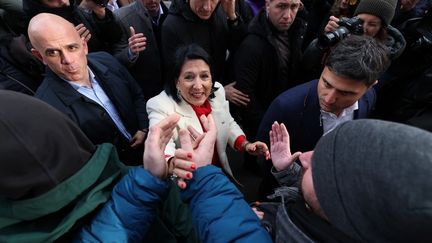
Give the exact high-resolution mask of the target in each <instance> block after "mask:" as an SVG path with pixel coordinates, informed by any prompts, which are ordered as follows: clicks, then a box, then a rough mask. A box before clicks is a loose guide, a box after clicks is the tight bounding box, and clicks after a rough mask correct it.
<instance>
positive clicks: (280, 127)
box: [270, 122, 301, 171]
mask: <svg viewBox="0 0 432 243" xmlns="http://www.w3.org/2000/svg"><path fill="white" fill-rule="evenodd" d="M270 154H271V158H272V161H273V166H274V167H275V168H276V170H278V171H280V170H284V169H288V168H289V167H291V165H292V163H293V162H294V161H296V160H297V158H298V157H299V156H300V154H301V152H296V153H294V154H291V149H290V138H289V134H288V130H287V129H286V127H285V125H284V124H283V123H282V124H279V123H277V122H274V123H273V125H272V130H271V131H270Z"/></svg>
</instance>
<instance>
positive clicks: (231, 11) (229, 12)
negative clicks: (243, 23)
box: [220, 0, 237, 20]
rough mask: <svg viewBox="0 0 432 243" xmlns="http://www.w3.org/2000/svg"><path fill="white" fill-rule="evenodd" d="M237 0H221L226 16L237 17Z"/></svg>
mask: <svg viewBox="0 0 432 243" xmlns="http://www.w3.org/2000/svg"><path fill="white" fill-rule="evenodd" d="M235 1H236V0H221V1H220V4H221V5H222V8H223V10H224V12H225V14H226V16H227V17H228V18H229V19H230V20H234V19H236V18H237V16H236V14H235Z"/></svg>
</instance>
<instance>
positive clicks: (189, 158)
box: [173, 114, 217, 188]
mask: <svg viewBox="0 0 432 243" xmlns="http://www.w3.org/2000/svg"><path fill="white" fill-rule="evenodd" d="M200 120H201V122H202V124H203V127H204V129H205V130H206V132H205V133H204V134H199V133H198V132H197V131H196V130H195V129H194V128H193V127H191V126H189V127H188V130H189V131H187V130H185V129H181V130H180V135H179V136H180V144H181V148H180V149H177V150H176V152H175V158H174V159H173V163H175V169H174V173H175V174H176V175H178V176H179V177H181V178H183V179H192V176H193V175H192V174H191V173H190V171H191V170H195V169H197V168H199V167H202V166H206V165H209V164H211V162H212V159H213V152H214V145H215V143H216V134H217V132H216V125H215V123H214V120H213V117H212V115H211V114H210V115H208V116H207V117H206V116H204V115H202V116H201V117H200ZM192 139H195V142H192ZM178 165H182V168H180V167H179V166H178ZM193 165H195V166H193ZM192 167H194V168H192ZM187 174H190V175H189V176H187ZM180 182H181V181H180ZM179 186H180V185H179ZM180 187H181V188H185V187H186V185H185V184H184V187H182V186H180Z"/></svg>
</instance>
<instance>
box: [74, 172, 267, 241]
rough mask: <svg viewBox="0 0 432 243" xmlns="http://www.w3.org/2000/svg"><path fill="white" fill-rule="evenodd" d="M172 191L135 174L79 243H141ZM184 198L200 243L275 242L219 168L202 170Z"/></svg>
mask: <svg viewBox="0 0 432 243" xmlns="http://www.w3.org/2000/svg"><path fill="white" fill-rule="evenodd" d="M168 186H169V184H168V182H167V181H166V180H164V181H162V180H160V179H158V178H155V177H154V176H153V175H151V174H150V173H149V172H148V171H146V170H144V169H143V168H142V167H135V168H133V169H130V170H129V173H128V175H127V176H125V177H124V178H123V179H122V180H121V181H120V182H119V183H118V184H117V185H116V186H115V187H114V189H113V193H112V197H111V200H110V201H109V202H108V203H106V204H105V205H104V207H103V208H102V209H101V211H99V212H98V214H97V215H96V217H95V218H94V219H93V220H92V222H91V223H90V224H89V225H87V226H85V227H84V228H82V229H81V230H80V231H79V232H78V235H77V237H76V239H75V241H76V242H78V241H79V242H110V241H116V242H142V240H143V238H144V236H145V235H146V233H147V232H148V230H149V229H150V227H151V224H152V222H153V219H154V218H155V216H156V209H157V207H158V205H159V204H160V203H161V202H162V201H163V199H164V197H166V194H167V192H168ZM181 193H182V195H181V196H182V199H183V200H184V201H185V202H188V203H189V209H190V211H191V213H192V219H193V222H194V224H195V227H196V229H197V231H198V234H199V238H200V241H201V242H248V243H255V242H257V243H258V242H259V243H267V242H271V238H270V235H269V234H268V233H267V231H266V230H265V229H264V228H263V227H262V223H261V221H260V220H259V219H258V217H257V216H256V215H255V214H254V213H253V211H252V210H251V208H250V207H249V205H248V204H247V203H246V201H244V199H243V195H242V194H241V193H240V191H239V190H238V189H237V188H236V187H235V186H234V184H232V183H230V182H229V180H228V178H227V177H226V176H225V175H224V174H223V173H222V171H221V170H220V169H219V168H216V167H215V166H211V165H210V166H204V167H201V168H199V169H198V170H197V171H196V172H194V177H193V179H192V180H190V181H189V182H188V186H187V188H186V189H185V190H182V191H181Z"/></svg>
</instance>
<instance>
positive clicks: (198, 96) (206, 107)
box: [147, 44, 270, 178]
mask: <svg viewBox="0 0 432 243" xmlns="http://www.w3.org/2000/svg"><path fill="white" fill-rule="evenodd" d="M173 70H174V72H173V73H174V80H172V82H169V83H167V84H166V85H165V90H164V91H162V92H161V93H160V94H159V95H157V96H155V97H153V98H152V99H150V100H149V101H148V102H147V113H148V116H149V120H150V127H151V126H153V125H154V124H157V123H158V122H159V121H161V120H162V119H164V118H166V117H168V116H169V115H171V114H173V113H176V114H178V115H180V117H181V118H180V121H179V122H178V127H177V129H176V131H174V135H173V137H172V139H171V141H170V142H169V143H168V145H167V146H166V149H165V156H166V158H167V160H169V159H170V158H172V157H173V156H174V152H175V149H176V148H179V147H180V141H179V136H178V131H179V129H180V128H186V127H187V126H188V125H190V126H192V127H193V128H195V129H196V130H197V131H199V132H200V133H203V132H205V131H204V129H203V127H202V124H201V123H200V119H199V117H200V116H201V115H205V116H207V115H208V114H210V113H211V114H212V116H213V118H214V120H215V123H216V127H217V139H216V146H215V150H216V151H215V153H214V156H213V161H212V164H214V165H216V166H219V167H221V168H222V169H223V171H224V172H225V173H226V174H228V175H229V176H231V177H232V178H233V174H232V171H231V167H230V165H229V162H228V158H227V154H226V152H225V150H226V146H227V144H229V145H230V146H231V147H232V148H234V149H235V150H237V151H246V152H248V153H250V154H252V155H263V156H265V157H266V159H269V157H270V154H269V152H268V148H267V145H266V144H265V143H263V142H259V141H258V142H253V143H251V142H249V141H248V140H247V139H246V137H245V135H244V133H243V131H242V129H241V128H240V127H239V125H238V124H237V123H236V122H235V121H234V119H233V117H232V116H231V114H230V111H229V104H228V101H227V100H226V99H225V91H224V88H223V86H222V85H221V84H220V83H218V82H213V80H212V73H211V67H210V57H209V55H208V54H207V53H206V51H204V49H202V48H201V47H200V46H198V45H196V44H192V45H188V46H185V47H182V48H180V49H179V50H178V51H177V53H176V56H175V64H174V67H173Z"/></svg>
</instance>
